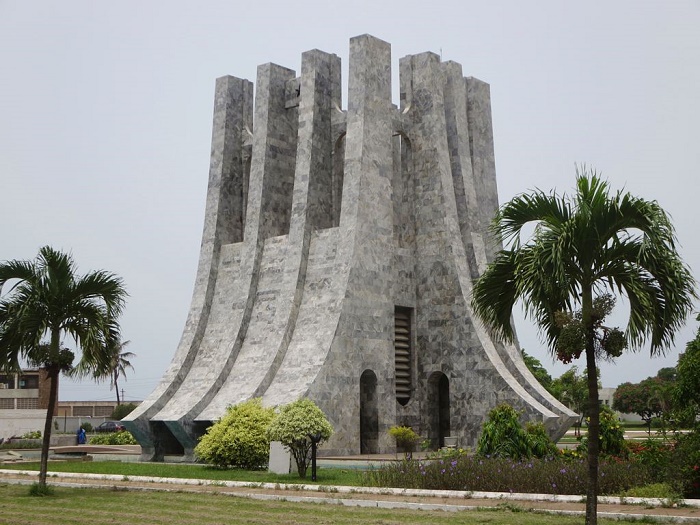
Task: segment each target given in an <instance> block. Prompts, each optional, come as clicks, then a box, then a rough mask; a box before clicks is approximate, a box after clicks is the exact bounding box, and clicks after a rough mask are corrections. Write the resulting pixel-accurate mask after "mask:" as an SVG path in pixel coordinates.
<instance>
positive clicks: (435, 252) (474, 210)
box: [126, 35, 575, 460]
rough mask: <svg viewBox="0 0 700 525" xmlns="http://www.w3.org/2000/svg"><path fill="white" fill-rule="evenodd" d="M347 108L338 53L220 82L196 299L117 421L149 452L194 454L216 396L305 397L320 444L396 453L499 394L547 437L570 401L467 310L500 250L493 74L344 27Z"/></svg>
mask: <svg viewBox="0 0 700 525" xmlns="http://www.w3.org/2000/svg"><path fill="white" fill-rule="evenodd" d="M349 57H350V58H349V62H350V63H349V78H348V96H347V99H348V101H347V108H343V107H342V101H341V64H340V58H339V57H338V56H336V55H334V54H328V53H325V52H322V51H318V50H313V51H307V52H306V53H303V55H302V59H301V73H300V74H299V75H297V73H296V72H295V71H293V70H291V69H287V68H285V67H282V66H278V65H275V64H265V65H262V66H260V67H259V68H258V73H257V83H256V85H255V96H253V91H254V89H253V83H252V82H250V81H248V80H243V79H240V78H236V77H231V76H226V77H222V78H219V79H218V80H217V81H216V94H215V99H214V119H213V132H212V148H211V165H210V170H209V186H208V193H207V203H206V214H205V222H204V231H203V233H202V245H201V252H200V256H199V267H198V269H197V275H196V279H195V285H194V292H193V294H192V304H191V306H190V310H189V314H188V318H187V322H186V324H185V327H184V330H183V333H182V338H181V340H180V343H179V346H178V348H177V350H176V351H175V354H174V357H173V359H172V363H171V364H170V367H169V368H168V370H167V371H166V372H165V375H164V376H163V378H162V379H161V381H160V383H159V384H158V386H157V387H156V389H155V390H154V391H153V392H152V393H151V394H150V396H149V397H148V398H147V399H146V400H145V401H144V402H143V404H141V405H140V406H139V407H138V408H137V409H136V410H135V411H134V412H132V413H131V414H130V415H129V416H128V418H127V419H128V421H126V423H127V426H128V428H129V430H131V431H132V432H133V434H134V435H135V436H136V437H137V439H138V441H139V443H140V444H141V446H142V447H143V452H144V455H143V457H144V459H154V460H162V459H163V456H164V455H165V454H182V455H184V456H185V457H189V456H191V455H192V450H193V448H194V446H195V445H196V443H197V439H198V437H199V436H201V435H202V434H203V433H204V432H205V431H206V428H207V427H208V426H209V425H210V424H211V423H212V422H213V421H216V420H217V419H218V418H220V417H221V416H222V415H223V414H224V412H225V410H226V407H227V406H229V405H232V404H236V403H239V402H241V401H244V400H246V399H250V398H254V397H261V398H262V400H263V403H264V404H265V405H281V404H285V403H288V402H290V401H293V400H295V399H297V398H299V397H307V398H310V399H312V400H313V401H314V402H316V404H318V405H319V407H320V408H321V409H322V410H323V411H324V412H325V414H326V415H327V417H328V419H329V420H330V422H331V423H332V425H333V427H334V428H335V433H334V435H333V436H332V438H331V439H330V440H329V441H328V443H327V444H326V445H324V447H323V449H322V452H323V453H325V454H359V453H376V452H390V451H393V450H394V447H395V443H394V440H393V438H391V437H390V436H389V435H388V434H387V430H388V429H389V428H390V427H391V426H393V425H409V426H411V427H413V429H414V430H415V431H416V432H417V433H418V434H419V435H421V436H424V437H426V438H429V439H430V440H431V441H432V442H433V444H434V445H435V446H439V445H442V443H443V440H444V438H445V437H446V436H456V437H457V438H458V439H459V444H460V445H461V446H473V445H474V444H475V443H476V440H477V439H478V435H479V432H480V430H481V425H482V423H483V422H484V420H485V418H486V417H487V414H488V412H489V410H491V409H492V408H493V407H495V406H496V405H497V404H498V403H501V402H506V403H509V404H511V405H513V406H514V407H516V408H517V409H519V410H522V411H524V415H525V417H526V418H527V419H529V420H536V421H542V422H543V423H544V424H545V426H546V428H547V430H548V431H549V433H550V435H551V436H552V437H555V438H556V437H559V436H561V435H562V434H563V432H564V431H565V430H566V429H567V428H568V427H569V425H570V424H571V422H572V421H573V419H574V417H575V414H574V413H573V412H571V411H570V410H568V409H567V408H566V407H565V406H563V405H562V404H560V403H559V402H558V401H556V400H555V399H554V398H552V397H551V396H550V395H549V394H548V393H547V392H546V391H545V390H544V388H542V387H541V386H540V385H539V383H537V381H536V380H535V379H534V377H533V376H532V375H531V374H530V373H529V371H528V370H527V367H526V366H525V364H524V363H523V360H522V358H521V356H520V352H519V350H518V348H517V347H516V346H508V345H503V344H501V343H500V342H497V341H495V340H493V339H492V338H491V337H490V335H489V333H488V332H487V330H486V329H485V328H484V327H483V326H482V325H481V324H480V323H479V322H478V321H477V320H476V319H475V318H474V314H473V312H472V310H471V308H470V303H469V302H470V297H471V290H472V285H473V282H474V280H475V279H476V278H478V277H479V275H480V274H481V273H482V272H483V271H484V268H485V266H486V265H487V263H488V262H489V261H490V260H491V258H492V256H493V254H494V252H495V251H496V250H497V249H498V248H499V246H497V245H496V243H495V242H494V241H493V240H492V239H491V238H490V237H489V231H488V225H489V222H490V220H491V218H492V217H493V215H494V212H495V211H496V209H497V206H498V195H497V190H496V173H495V163H494V149H493V133H492V126H491V106H490V95H489V86H488V84H485V83H484V82H481V81H480V80H477V79H475V78H471V77H466V78H465V77H464V76H463V73H462V67H461V66H460V64H457V63H455V62H441V60H440V57H439V56H438V55H435V54H433V53H422V54H419V55H410V56H407V57H404V58H403V59H401V61H400V93H401V95H400V104H399V106H398V107H397V106H396V105H394V104H392V100H391V93H392V88H391V47H390V45H389V44H388V43H386V42H383V41H382V40H379V39H377V38H374V37H372V36H369V35H362V36H358V37H355V38H353V39H351V40H350V55H349Z"/></svg>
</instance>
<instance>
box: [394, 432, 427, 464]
mask: <svg viewBox="0 0 700 525" xmlns="http://www.w3.org/2000/svg"><path fill="white" fill-rule="evenodd" d="M389 435H390V436H391V437H393V438H394V439H395V440H396V446H397V447H398V448H399V449H400V450H401V451H403V453H404V456H405V458H406V459H410V458H411V457H412V456H413V451H414V450H415V448H416V444H418V442H419V441H420V436H419V435H418V434H416V433H415V432H414V431H413V429H412V428H411V427H391V428H390V429H389Z"/></svg>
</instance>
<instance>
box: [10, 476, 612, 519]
mask: <svg viewBox="0 0 700 525" xmlns="http://www.w3.org/2000/svg"><path fill="white" fill-rule="evenodd" d="M520 510H521V509H519V508H518V507H517V506H516V505H513V504H507V505H506V504H503V506H502V507H501V508H500V509H498V510H479V511H465V512H457V513H450V512H443V511H416V510H402V509H397V510H387V509H376V508H356V507H342V506H339V505H320V504H310V503H291V502H284V501H260V500H252V499H246V498H238V497H229V496H224V495H216V494H193V493H183V492H180V493H178V492H148V493H141V492H127V491H123V490H107V489H73V488H63V487H55V488H54V495H53V496H51V497H44V498H40V497H31V496H29V495H28V489H27V487H26V486H18V485H4V484H0V524H3V525H4V524H8V525H9V524H12V525H60V524H67V525H68V524H70V525H82V524H85V525H106V524H114V523H120V524H122V523H124V524H129V525H141V524H144V525H146V524H148V525H152V524H167V525H199V524H201V525H205V524H206V525H210V524H237V523H246V524H270V525H279V524H285V525H295V524H299V525H302V524H303V525H309V524H323V525H328V524H334V525H336V524H338V525H343V524H349V525H350V524H381V525H395V524H400V525H413V524H435V525H443V524H444V525H453V524H454V525H457V524H460V525H462V524H470V523H489V524H493V525H507V524H508V525H509V524H514V525H530V524H531V525H569V524H571V525H573V524H578V523H581V521H582V517H580V516H577V517H566V516H553V515H546V514H537V513H533V512H526V511H520ZM599 523H601V524H604V523H608V524H611V523H613V522H612V521H609V520H602V519H601V520H599ZM616 523H617V522H616Z"/></svg>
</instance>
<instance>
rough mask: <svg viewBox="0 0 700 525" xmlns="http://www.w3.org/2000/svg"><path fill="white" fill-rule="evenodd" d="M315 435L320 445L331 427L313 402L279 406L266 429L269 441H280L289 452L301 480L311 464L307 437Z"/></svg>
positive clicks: (301, 400)
mask: <svg viewBox="0 0 700 525" xmlns="http://www.w3.org/2000/svg"><path fill="white" fill-rule="evenodd" d="M316 434H318V435H319V437H320V440H319V442H318V444H319V445H320V444H321V443H323V442H324V441H326V440H327V439H328V438H330V437H331V435H332V434H333V427H332V426H331V424H330V423H329V422H328V419H326V415H325V414H324V413H323V411H322V410H321V409H320V408H318V406H316V404H315V403H314V402H313V401H311V400H310V399H303V398H302V399H299V400H297V401H294V402H292V403H289V404H288V405H284V406H282V407H281V408H280V410H279V413H278V414H277V416H276V417H275V419H274V420H273V421H272V423H271V424H270V426H269V428H268V430H267V435H268V438H269V439H270V441H279V442H281V443H282V444H283V445H284V446H285V447H287V448H288V449H289V450H290V451H291V452H292V455H293V456H294V460H295V461H296V464H297V471H298V472H299V476H300V477H302V478H304V477H306V470H307V469H308V467H309V462H310V461H311V457H310V452H311V440H310V439H309V436H312V435H316Z"/></svg>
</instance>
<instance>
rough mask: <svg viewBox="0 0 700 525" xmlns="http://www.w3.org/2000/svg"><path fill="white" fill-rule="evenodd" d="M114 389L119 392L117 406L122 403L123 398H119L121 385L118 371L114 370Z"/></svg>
mask: <svg viewBox="0 0 700 525" xmlns="http://www.w3.org/2000/svg"><path fill="white" fill-rule="evenodd" d="M113 373H114V390H115V391H116V392H117V406H119V405H121V404H122V403H121V400H120V399H119V385H118V384H117V371H116V370H115V371H114V372H113Z"/></svg>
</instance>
